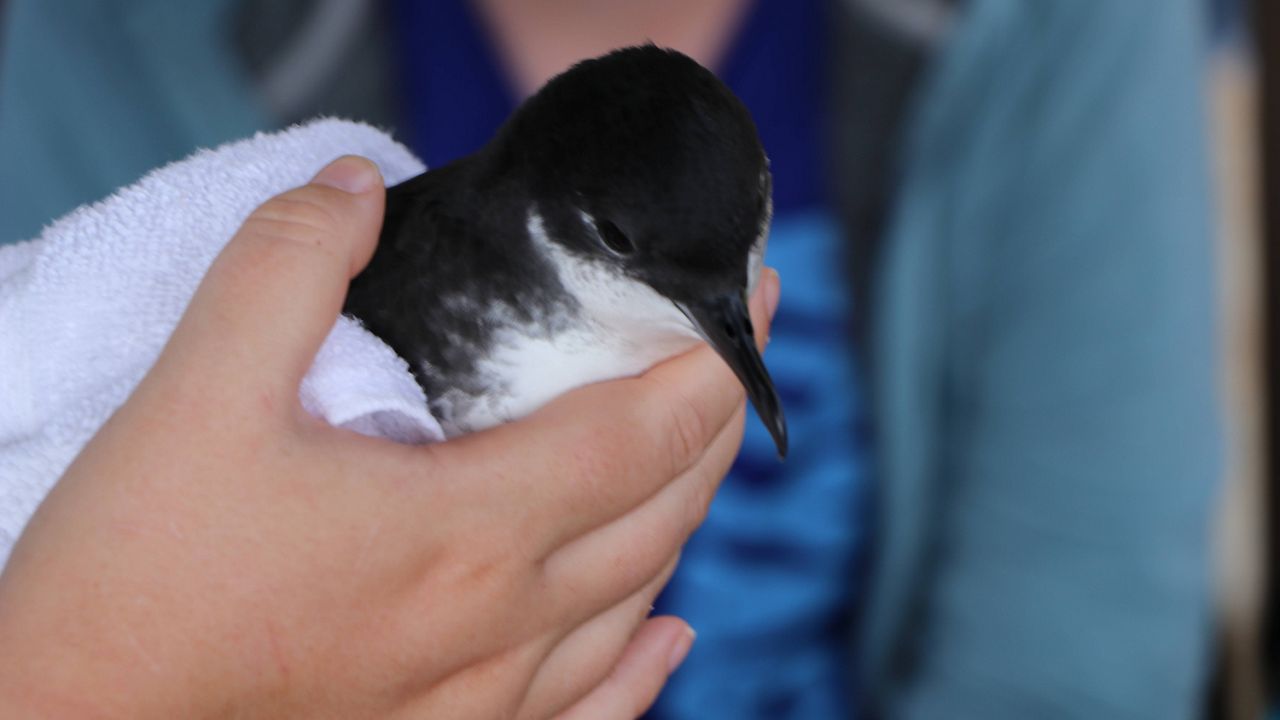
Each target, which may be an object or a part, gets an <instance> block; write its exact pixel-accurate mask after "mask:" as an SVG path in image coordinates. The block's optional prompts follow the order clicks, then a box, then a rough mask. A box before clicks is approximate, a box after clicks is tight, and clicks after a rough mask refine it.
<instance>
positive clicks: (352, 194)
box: [157, 156, 385, 409]
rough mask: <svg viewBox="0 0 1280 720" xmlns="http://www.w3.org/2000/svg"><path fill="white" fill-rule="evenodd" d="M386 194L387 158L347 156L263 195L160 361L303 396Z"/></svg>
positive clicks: (366, 252) (217, 380) (208, 378)
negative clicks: (383, 170)
mask: <svg viewBox="0 0 1280 720" xmlns="http://www.w3.org/2000/svg"><path fill="white" fill-rule="evenodd" d="M384 202H385V193H384V192H383V186H382V179H381V176H380V175H379V174H378V170H377V167H376V166H374V165H373V163H371V162H370V161H368V160H365V159H363V158H358V157H353V156H347V157H343V158H339V159H338V160H336V161H334V162H333V163H331V164H330V165H328V166H327V167H325V168H324V169H323V170H321V171H320V173H319V174H318V175H316V177H315V179H314V180H313V181H312V182H311V183H310V184H308V185H305V186H303V187H300V188H297V189H294V190H290V191H288V192H286V193H283V194H281V195H278V196H276V197H274V198H272V199H270V200H268V201H267V202H266V203H264V204H263V205H261V206H260V207H259V208H258V209H257V210H255V211H254V212H253V213H252V214H251V215H250V216H249V218H248V219H247V220H245V222H244V224H243V225H242V226H241V228H240V230H239V232H237V233H236V235H235V237H233V238H232V239H231V241H230V242H229V243H227V246H226V247H225V248H224V249H223V250H222V252H221V253H220V254H219V255H218V257H217V258H216V259H215V260H214V262H213V265H212V266H211V267H210V268H209V272H208V273H207V274H206V275H205V278H204V280H203V281H202V282H201V283H200V287H199V288H198V289H197V290H196V293H195V296H194V297H193V298H192V300H191V303H190V305H189V306H188V307H187V311H186V313H185V314H184V316H183V318H182V321H181V322H180V323H179V325H178V328H177V329H176V330H175V331H174V334H173V337H172V338H171V340H170V342H169V345H168V347H166V349H165V352H164V355H163V356H162V364H158V365H157V368H158V369H161V370H163V368H164V367H167V366H171V365H175V364H176V365H179V366H180V367H181V373H180V374H181V375H182V376H183V377H185V378H191V377H197V378H199V379H200V383H202V384H204V385H206V386H208V387H212V388H221V389H224V391H225V388H229V387H236V386H237V385H241V384H244V383H246V382H249V383H254V384H259V385H260V386H264V388H263V389H265V390H270V391H273V397H277V396H279V395H283V396H285V397H288V398H290V399H294V398H296V396H297V389H298V383H299V382H300V381H301V379H302V376H303V375H304V374H305V373H306V371H307V369H308V368H309V367H310V366H311V362H312V360H313V359H314V357H315V353H316V350H317V349H318V348H319V347H320V344H321V343H322V342H323V341H324V338H325V337H326V336H327V335H328V333H329V331H330V329H332V327H333V324H334V321H335V319H336V318H337V316H338V313H339V311H340V310H341V308H342V302H343V299H344V298H345V297H346V291H347V285H348V283H349V281H350V279H351V278H352V277H353V276H354V275H355V273H357V272H358V271H359V270H360V268H362V267H363V266H364V265H365V264H366V263H367V262H368V260H369V257H370V256H371V254H372V252H373V248H374V246H375V245H376V242H377V236H378V231H379V229H380V227H381V224H382V213H383V205H384ZM255 399H256V398H255ZM281 404H282V403H281ZM294 404H296V400H295V401H294V402H293V403H290V405H289V407H290V408H291V409H292V407H293V405H294Z"/></svg>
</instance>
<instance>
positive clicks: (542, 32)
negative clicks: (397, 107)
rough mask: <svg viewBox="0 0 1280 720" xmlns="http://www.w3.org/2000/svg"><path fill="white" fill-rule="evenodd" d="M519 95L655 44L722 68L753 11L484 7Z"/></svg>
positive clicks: (705, 6) (515, 1)
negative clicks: (581, 64) (584, 62)
mask: <svg viewBox="0 0 1280 720" xmlns="http://www.w3.org/2000/svg"><path fill="white" fill-rule="evenodd" d="M475 5H476V7H477V8H478V9H479V11H480V14H481V17H483V18H484V20H485V22H486V24H487V26H488V28H489V31H490V35H491V37H492V38H493V40H494V43H495V45H496V46H497V49H498V52H499V54H500V55H501V56H502V59H503V61H504V65H505V67H506V69H507V74H508V76H509V79H510V81H511V83H512V86H513V89H514V90H515V92H517V93H518V94H520V95H521V96H528V95H532V94H533V93H534V92H536V91H537V90H538V88H540V87H542V85H543V84H544V83H546V81H547V80H550V79H551V77H552V76H554V75H557V74H559V73H561V72H563V71H565V70H567V69H568V68H569V66H570V65H572V64H574V63H575V62H577V61H579V60H581V59H583V58H588V57H595V56H597V55H603V54H604V53H606V52H609V51H610V50H614V49H616V48H620V47H624V46H627V45H637V44H640V43H643V42H647V41H653V42H654V43H656V44H657V45H660V46H662V47H671V48H675V49H677V50H680V51H681V52H683V53H685V54H686V55H688V56H690V57H692V58H693V59H694V60H697V61H698V62H699V63H700V64H702V65H703V66H705V67H711V68H714V67H716V65H718V64H719V62H720V59H721V57H722V56H723V55H724V53H725V51H726V49H727V47H728V45H729V43H730V41H731V40H732V38H733V35H734V33H735V32H736V31H737V29H738V26H739V24H740V22H741V20H742V16H743V14H744V13H745V11H746V10H747V9H748V7H749V4H748V3H746V2H744V1H743V0H698V2H689V1H688V0H648V1H647V2H633V1H632V0H593V1H592V2H583V0H478V1H477V2H476V3H475Z"/></svg>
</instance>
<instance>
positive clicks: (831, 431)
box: [0, 0, 1280, 720]
mask: <svg viewBox="0 0 1280 720" xmlns="http://www.w3.org/2000/svg"><path fill="white" fill-rule="evenodd" d="M646 40H652V41H653V42H655V43H657V44H659V45H663V46H670V47H674V48H676V49H679V50H682V51H684V52H686V53H688V54H689V55H691V56H693V57H694V58H695V59H697V60H699V61H700V62H702V63H703V64H704V65H707V66H708V67H710V68H712V69H713V70H714V71H716V72H717V74H719V75H720V76H721V78H722V79H724V80H725V82H726V83H727V84H729V86H730V87H731V88H732V89H733V90H734V91H735V92H736V93H737V94H738V95H739V96H740V97H741V98H742V99H743V101H744V102H745V103H746V104H747V106H748V108H749V109H750V110H751V111H752V114H753V116H754V117H755V119H756V122H757V125H758V127H759V130H760V134H761V138H762V140H763V142H764V145H765V148H766V150H767V151H768V153H769V154H770V157H771V161H772V170H773V173H774V189H775V198H774V202H775V210H776V215H775V220H774V226H773V230H772V234H771V239H770V248H769V256H768V258H767V260H768V261H769V262H770V264H771V265H773V266H774V267H776V268H777V269H778V270H779V272H780V274H781V277H782V284H783V301H782V305H781V309H780V311H779V315H778V319H777V321H776V325H775V328H774V340H773V343H772V345H771V347H770V355H769V358H768V362H769V365H770V368H771V370H772V372H773V374H774V377H775V379H776V380H777V384H778V387H779V390H780V393H781V394H782V398H783V403H784V405H785V406H786V408H787V413H788V417H789V419H790V420H791V425H792V436H793V442H794V443H795V444H794V445H793V449H792V454H791V457H790V459H789V460H788V461H787V463H786V464H785V465H779V464H777V463H776V462H775V461H774V459H773V455H772V449H771V448H772V445H771V442H770V440H769V438H768V435H767V433H765V431H764V430H763V428H761V427H760V426H759V425H758V424H753V425H751V426H750V427H749V428H748V432H747V439H746V442H745V444H744V450H743V454H742V457H741V458H740V460H739V462H738V464H737V465H736V466H735V468H734V471H733V473H732V474H731V476H730V478H729V479H728V481H727V482H726V483H725V485H724V488H723V490H722V492H721V494H720V496H719V497H718V498H717V500H716V503H715V505H714V507H713V509H712V512H711V515H710V517H709V518H708V521H707V523H706V526H705V527H704V528H703V529H702V530H701V531H699V533H698V534H697V535H695V537H694V538H693V540H692V541H691V543H690V546H689V548H688V550H687V552H686V553H685V555H684V558H683V560H682V564H681V568H680V570H679V571H678V573H677V575H676V576H675V578H674V579H673V581H672V584H671V586H670V588H669V589H668V590H667V591H666V592H665V593H664V594H663V596H662V598H660V601H659V607H658V610H660V611H663V612H673V613H677V614H680V615H682V616H683V617H685V618H687V619H688V620H690V622H691V623H692V624H693V626H694V627H695V628H696V629H697V630H698V632H699V636H698V642H697V644H696V646H695V648H694V651H693V653H692V654H691V656H690V657H689V659H688V661H687V662H686V664H685V665H684V666H683V667H682V668H681V669H680V671H679V672H678V673H677V674H676V675H675V676H674V677H673V678H672V681H671V683H670V684H669V686H668V688H667V689H666V690H665V691H664V693H663V696H662V698H661V699H660V700H659V703H658V705H657V706H656V707H655V708H654V709H653V710H652V711H651V713H650V717H653V718H735V719H740V718H835V717H886V718H898V717H901V718H933V717H948V718H1004V717H1010V718H1015V717H1016V718H1058V717H1061V718H1076V717H1079V718H1105V717H1125V718H1148V717H1150V718H1177V717H1185V718H1224V719H1231V720H1235V719H1245V718H1263V717H1270V718H1275V719H1276V720H1280V695H1277V692H1278V691H1280V624H1278V623H1277V617H1276V612H1275V611H1276V609H1277V608H1276V604H1275V600H1274V598H1275V592H1274V590H1273V585H1272V583H1273V579H1274V578H1276V577H1280V575H1277V574H1276V573H1275V572H1273V571H1274V569H1275V563H1276V558H1277V557H1278V555H1277V549H1278V547H1280V530H1277V528H1278V527H1280V526H1278V525H1277V523H1276V522H1275V517H1276V514H1277V510H1278V509H1280V505H1278V501H1277V497H1280V496H1278V495H1277V494H1276V493H1274V492H1273V491H1272V487H1273V483H1272V478H1273V477H1274V474H1275V468H1277V467H1280V437H1278V435H1277V433H1278V432H1280V422H1277V417H1276V411H1277V410H1276V409H1277V408H1280V395H1277V390H1276V387H1277V386H1276V384H1275V383H1274V382H1271V381H1270V378H1273V377H1276V373H1277V371H1278V370H1280V366H1278V365H1277V362H1278V361H1277V358H1280V345H1278V344H1277V341H1278V339H1280V332H1278V331H1280V325H1278V324H1277V321H1276V318H1277V317H1280V315H1277V311H1278V310H1280V290H1278V289H1277V288H1280V284H1278V283H1277V278H1280V7H1277V5H1276V4H1275V3H1274V2H1269V1H1268V0H1255V4H1254V5H1250V4H1249V3H1247V2H1246V1H1245V0H1126V1H1125V2H1123V3H1118V2H1115V1H1114V0H1039V1H1038V2H1036V3H1008V2H1000V1H998V0H799V1H792V2H784V1H783V0H652V1H651V2H647V3H634V2H625V0H612V1H611V0H526V1H520V0H470V1H468V0H423V1H421V2H413V1H411V0H276V1H274V2H270V3H262V2H249V1H248V0H201V1H197V0H7V2H6V1H3V0H0V244H4V243H14V242H19V241H22V240H26V239H30V238H35V237H38V236H39V234H40V232H41V230H42V228H43V227H45V226H46V225H48V224H49V223H50V222H51V221H53V220H55V219H56V218H58V217H59V216H61V215H63V214H65V213H67V212H68V211H70V210H72V209H73V208H75V207H77V206H79V205H81V204H84V203H86V202H92V201H94V200H96V199H100V198H102V197H104V196H106V195H108V194H110V193H111V192H113V191H114V190H115V189H117V188H120V187H122V186H125V185H128V184H129V183H131V182H133V181H135V180H136V179H138V178H139V177H141V176H142V175H143V174H145V173H146V172H147V171H148V170H150V169H153V168H156V167H159V166H161V165H164V164H165V163H168V162H172V161H175V160H178V159H181V158H183V157H185V156H186V155H188V154H190V153H191V152H193V151H194V150H196V149H198V148H202V147H213V146H216V145H219V144H221V143H224V142H227V141H230V140H234V139H237V138H241V137H245V136H248V135H251V134H252V133H255V132H258V131H264V130H273V129H279V128H282V127H286V126H288V125H290V124H293V123H299V122H305V121H306V120H308V119H310V118H314V117H316V116H320V115H339V116H343V117H349V118H354V119H358V120H363V121H365V122H368V123H371V124H373V125H376V126H378V127H381V128H384V129H386V130H387V131H388V132H390V133H391V134H393V135H394V136H395V137H396V138H397V139H399V140H401V141H402V142H404V143H405V144H406V145H408V146H409V147H410V148H411V149H413V150H414V151H415V152H416V153H417V154H418V155H419V156H420V157H422V158H423V159H424V160H425V161H426V162H427V164H428V166H430V167H437V166H440V165H442V164H446V163H448V162H450V161H451V160H453V159H456V158H459V157H462V156H464V155H466V154H468V153H470V152H473V151H474V150H476V149H478V148H479V147H480V146H481V145H483V144H484V142H486V140H487V139H488V138H489V137H490V136H491V135H492V134H493V132H494V130H495V129H496V128H497V127H498V126H499V125H500V124H501V123H502V121H503V119H504V118H505V117H506V116H507V115H508V114H509V113H510V112H511V111H512V110H513V109H514V108H515V107H516V105H517V104H518V103H519V102H520V100H521V99H522V98H524V97H526V96H528V95H529V94H531V93H533V92H535V91H536V90H537V88H538V87H539V86H540V85H541V84H542V83H543V82H544V81H545V80H546V79H548V78H549V77H551V76H553V75H554V74H556V73H558V72H560V71H562V70H564V69H565V68H567V67H568V66H569V65H570V64H572V63H573V62H575V61H577V60H579V59H582V58H586V57H591V56H595V55H598V54H601V53H603V52H606V51H608V50H610V49H612V48H615V47H620V46H624V45H630V44H636V43H639V42H643V41H646ZM90 360H91V359H90ZM2 371H3V368H0V372H2ZM0 402H3V398H0Z"/></svg>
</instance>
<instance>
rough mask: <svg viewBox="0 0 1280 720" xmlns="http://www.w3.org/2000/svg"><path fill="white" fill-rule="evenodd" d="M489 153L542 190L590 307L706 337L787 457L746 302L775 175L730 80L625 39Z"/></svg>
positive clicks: (541, 233) (540, 201) (518, 117)
mask: <svg viewBox="0 0 1280 720" xmlns="http://www.w3.org/2000/svg"><path fill="white" fill-rule="evenodd" d="M488 159H489V161H490V165H491V167H492V168H493V170H494V171H495V172H496V173H498V174H500V175H502V176H503V177H513V176H514V177H519V178H521V183H522V184H523V186H524V189H525V192H526V193H527V194H528V196H530V197H532V198H533V205H532V207H531V208H530V216H529V226H530V231H531V235H533V236H534V237H535V238H540V239H541V241H542V242H544V243H548V244H549V245H550V246H551V249H552V250H553V251H554V252H556V253H561V254H563V255H564V256H565V257H567V258H571V259H572V260H573V261H574V263H575V266H576V267H578V268H579V271H578V273H577V274H578V275H580V276H581V277H578V278H577V281H578V282H579V284H580V285H581V287H579V288H577V292H576V294H577V295H578V299H579V301H580V302H581V303H582V304H583V306H584V308H586V309H587V310H588V311H591V310H592V308H593V307H594V308H595V310H596V311H597V312H598V313H600V314H602V315H605V316H607V321H609V322H613V323H615V324H618V325H630V326H635V325H637V324H644V323H648V324H649V325H650V326H651V327H653V328H656V329H659V330H666V331H670V332H673V333H676V334H679V333H684V334H686V335H687V336H690V337H701V338H702V339H704V340H706V341H707V342H708V343H709V344H710V345H711V346H712V347H713V348H714V349H715V350H716V352H717V353H718V354H719V355H720V356H721V357H722V358H723V359H724V360H725V362H726V363H728V365H729V367H730V368H732V369H733V371H734V373H735V374H736V375H737V377H738V379H739V380H740V381H741V382H742V384H743V386H744V387H745V388H746V391H747V394H748V397H749V398H750V400H751V403H752V404H753V405H754V407H755V408H756V411H757V413H758V414H759V415H760V417H761V419H762V420H763V421H764V423H765V426H766V427H767V428H768V429H769V431H770V433H771V435H772V436H773V439H774V442H775V444H776V445H777V448H778V452H779V455H780V456H785V455H786V450H787V430H786V420H785V418H784V416H783V412H782V407H781V403H780V401H779V399H778V395H777V392H776V390H775V389H774V385H773V381H772V379H771V378H770V376H769V373H768V371H767V369H766V368H765V366H764V362H763V360H762V359H761V357H760V353H759V352H758V351H757V349H756V345H755V340H754V333H753V329H752V326H751V319H750V316H749V314H748V311H747V298H748V296H749V295H750V293H751V292H752V291H753V290H754V287H755V284H756V282H757V280H758V278H759V274H760V270H761V268H762V256H763V254H764V248H765V243H766V240H767V237H768V229H769V221H770V218H771V215H772V201H771V189H772V180H771V176H770V173H769V163H768V159H767V158H766V156H765V152H764V148H763V146H762V145H761V143H760V139H759V136H758V134H757V131H756V127H755V123H754V122H753V121H752V119H751V116H750V114H749V113H748V112H747V109H746V107H745V106H744V105H743V104H742V102H741V101H740V100H739V99H738V98H737V97H736V96H734V94H733V93H732V92H731V91H730V90H729V88H728V87H726V86H725V85H724V83H722V82H721V81H720V80H719V79H718V78H716V76H715V75H714V74H713V73H711V72H710V71H709V70H707V69H706V68H704V67H702V66H701V65H699V64H698V63H697V62H695V61H694V60H692V59H691V58H689V57H687V56H685V55H683V54H681V53H679V52H676V51H672V50H665V49H660V48H658V47H655V46H653V45H645V46H641V47H632V48H625V49H622V50H617V51H615V52H612V53H610V54H608V55H604V56H602V57H599V58H595V59H592V60H586V61H584V62H581V63H578V64H577V65H575V66H573V67H572V68H570V69H569V70H567V71H565V72H564V73H563V74H561V75H559V76H557V77H555V78H553V79H552V80H551V81H549V82H548V83H547V84H546V85H545V86H544V87H543V88H542V89H541V90H540V91H539V92H538V93H536V94H535V95H533V96H532V97H530V98H529V99H528V100H526V101H525V102H524V103H523V104H522V105H521V107H520V108H519V109H518V110H517V111H516V112H515V114H513V115H512V117H511V118H510V119H509V120H508V121H507V123H506V124H504V126H503V127H502V129H501V130H500V131H499V132H498V134H497V136H496V137H495V139H494V141H493V143H491V145H490V148H489V149H488ZM593 274H594V276H595V277H596V278H597V279H598V278H607V279H609V282H593V280H592V276H593ZM619 279H621V280H625V281H630V282H629V283H626V282H624V283H618V282H616V281H617V280H619ZM571 282H573V280H572V279H571Z"/></svg>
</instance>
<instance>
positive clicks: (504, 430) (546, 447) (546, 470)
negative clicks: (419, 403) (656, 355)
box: [425, 271, 778, 556]
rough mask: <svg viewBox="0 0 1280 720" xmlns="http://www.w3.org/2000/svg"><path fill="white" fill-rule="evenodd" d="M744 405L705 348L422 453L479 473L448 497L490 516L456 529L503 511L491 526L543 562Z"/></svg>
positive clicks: (644, 489) (760, 317)
mask: <svg viewBox="0 0 1280 720" xmlns="http://www.w3.org/2000/svg"><path fill="white" fill-rule="evenodd" d="M777 289H778V281H777V274H776V273H773V272H772V271H770V272H768V273H766V274H765V277H764V279H763V281H762V282H761V283H760V288H759V289H757V292H756V294H755V296H753V298H752V303H751V307H752V316H753V317H752V320H753V324H754V325H755V327H756V328H757V336H758V337H757V342H759V343H763V342H764V339H765V338H766V337H767V334H768V327H769V312H768V309H767V305H768V304H769V302H770V298H769V295H770V294H772V298H773V299H772V302H774V303H776V297H777ZM743 398H744V393H743V389H742V386H741V385H740V384H739V382H738V380H737V379H736V378H735V377H734V375H733V372H732V371H731V370H730V369H729V368H728V366H727V365H726V364H725V363H724V361H723V360H721V359H720V358H719V357H718V356H717V355H716V354H715V352H714V351H712V350H711V349H710V348H709V347H706V346H700V347H698V348H696V349H695V350H693V351H691V352H689V353H686V354H684V355H682V356H680V357H677V358H675V359H672V360H669V361H666V362H664V363H661V364H659V365H658V366H656V367H654V368H653V369H651V370H650V371H649V372H647V373H645V374H644V375H642V376H640V377H638V378H630V379H625V380H618V381H614V382H607V383H598V384H595V385H590V386H588V387H585V388H581V389H579V390H576V391H574V392H571V393H568V394H566V395H565V396H563V397H561V398H559V399H557V400H555V401H553V402H552V403H550V404H549V405H547V406H546V407H544V408H542V409H541V410H540V411H538V412H537V413H535V414H534V415H532V416H531V417H529V418H527V419H525V420H523V421H521V422H517V423H511V424H508V425H503V426H500V427H497V428H494V429H492V430H489V431H486V432H482V433H477V434H474V435H470V436H466V437H462V438H459V439H457V440H454V441H451V442H448V443H443V444H440V445H435V446H431V447H429V448H427V449H425V452H426V453H428V454H430V455H432V456H434V459H435V461H438V462H440V463H443V466H445V467H448V466H451V465H455V464H458V463H464V462H465V463H467V464H468V465H470V466H473V467H475V469H476V471H475V472H473V473H471V474H469V476H468V478H465V479H460V480H459V481H458V483H457V485H456V487H455V488H453V489H454V490H456V492H458V493H459V494H461V497H459V498H458V502H456V503H455V506H457V507H462V508H472V509H474V511H475V512H476V513H480V512H483V513H484V514H485V516H484V517H465V516H459V518H460V520H462V521H463V522H465V523H466V524H468V525H474V523H477V522H484V523H487V524H492V523H494V522H495V517H494V515H493V514H492V512H493V510H494V509H495V508H498V509H499V515H498V518H496V520H498V521H500V522H502V523H504V524H505V526H509V527H518V528H519V534H520V536H521V537H522V538H524V541H525V543H526V544H527V545H526V547H527V548H528V549H529V551H530V552H532V553H534V554H536V555H541V556H546V555H548V554H550V553H551V552H553V551H554V550H555V549H556V548H558V547H560V546H561V545H563V544H565V543H566V542H569V541H571V540H572V539H574V538H576V537H578V536H580V535H582V534H583V533H586V532H588V531H590V530H592V529H594V528H596V527H599V526H601V525H603V524H605V523H608V522H609V521H611V520H613V519H616V518H617V517H619V516H621V515H622V514H624V513H626V512H627V511H629V510H631V509H633V508H634V507H636V506H637V505H639V504H640V503H642V502H644V501H645V500H647V499H648V498H650V497H652V496H653V494H654V493H655V492H657V491H658V490H659V489H660V488H662V487H663V486H665V485H666V484H667V483H669V482H670V481H671V479H672V478H675V477H678V476H679V475H681V474H682V473H683V472H685V471H686V470H688V469H689V468H690V467H692V466H693V465H695V464H696V463H697V462H698V461H699V460H700V459H701V458H702V456H703V454H704V453H705V452H706V449H707V446H708V445H709V444H710V443H711V442H712V440H713V439H714V438H716V437H717V436H719V435H720V434H721V432H722V431H723V430H724V428H725V426H726V425H727V424H728V423H729V422H730V421H731V419H732V418H733V416H734V413H735V411H736V410H737V409H738V408H739V407H740V406H741V405H742V403H743ZM532 468H537V469H539V471H538V472H532V471H531V469H532ZM475 478H487V479H489V480H490V481H489V482H476V481H475Z"/></svg>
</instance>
